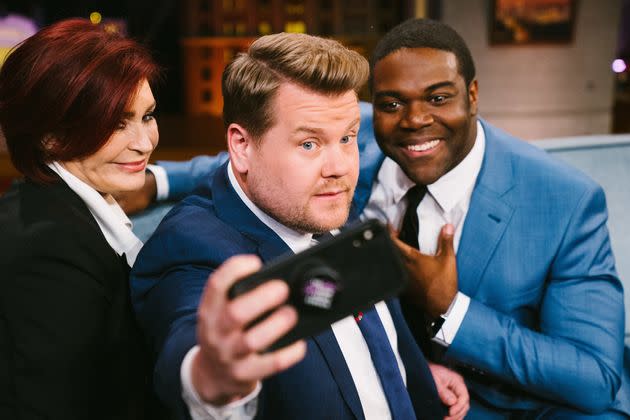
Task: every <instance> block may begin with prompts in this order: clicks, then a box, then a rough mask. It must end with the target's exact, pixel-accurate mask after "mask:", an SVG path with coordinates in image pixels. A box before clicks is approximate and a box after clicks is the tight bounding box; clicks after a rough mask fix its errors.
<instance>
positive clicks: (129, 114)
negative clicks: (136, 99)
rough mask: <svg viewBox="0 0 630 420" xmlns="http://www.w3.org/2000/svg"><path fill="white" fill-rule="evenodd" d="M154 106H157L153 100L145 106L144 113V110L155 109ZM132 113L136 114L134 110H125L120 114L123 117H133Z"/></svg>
mask: <svg viewBox="0 0 630 420" xmlns="http://www.w3.org/2000/svg"><path fill="white" fill-rule="evenodd" d="M156 106H157V102H153V103H152V104H151V105H149V106H148V107H147V109H146V110H145V111H144V112H145V113H146V112H149V111H152V110H154V109H155V107H156ZM134 115H136V113H135V112H129V111H125V112H123V114H122V116H123V118H124V119H129V118H133V116H134Z"/></svg>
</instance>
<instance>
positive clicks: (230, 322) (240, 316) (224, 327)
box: [217, 280, 289, 331]
mask: <svg viewBox="0 0 630 420" xmlns="http://www.w3.org/2000/svg"><path fill="white" fill-rule="evenodd" d="M288 297H289V286H288V285H287V284H286V283H285V282H283V281H281V280H271V281H268V282H265V283H263V284H261V285H260V286H258V287H256V288H255V289H253V290H250V291H249V292H247V293H245V294H243V295H241V296H239V297H237V298H235V299H234V300H233V301H231V302H228V304H227V305H226V306H225V310H224V312H223V313H222V314H221V315H220V317H219V321H218V324H219V325H217V327H218V328H219V330H220V331H231V330H233V329H235V328H237V329H243V328H244V327H245V326H246V325H247V324H249V323H251V322H252V321H254V320H256V319H257V318H259V317H260V316H261V315H263V314H265V313H266V312H269V311H271V310H272V309H274V308H276V307H278V306H280V305H281V304H282V303H284V302H285V301H286V300H287V298H288Z"/></svg>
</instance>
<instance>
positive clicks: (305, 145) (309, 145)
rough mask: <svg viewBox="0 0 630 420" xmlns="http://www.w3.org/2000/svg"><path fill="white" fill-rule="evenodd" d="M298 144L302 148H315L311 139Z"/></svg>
mask: <svg viewBox="0 0 630 420" xmlns="http://www.w3.org/2000/svg"><path fill="white" fill-rule="evenodd" d="M300 146H302V149H304V150H313V149H314V148H315V143H313V142H312V141H305V142H304V143H302V144H301V145H300Z"/></svg>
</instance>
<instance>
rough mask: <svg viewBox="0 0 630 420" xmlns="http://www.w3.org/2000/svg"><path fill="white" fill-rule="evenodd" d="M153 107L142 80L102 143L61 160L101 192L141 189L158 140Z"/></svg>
mask: <svg viewBox="0 0 630 420" xmlns="http://www.w3.org/2000/svg"><path fill="white" fill-rule="evenodd" d="M154 110H155V99H153V94H152V92H151V88H150V87H149V83H148V82H147V81H146V80H143V81H142V82H141V83H140V85H139V88H138V90H137V92H136V94H135V95H134V96H133V100H132V101H131V102H130V104H129V106H128V109H127V110H126V111H125V114H124V116H123V120H122V121H121V122H120V125H119V127H118V128H117V129H116V131H114V134H112V136H111V137H110V138H109V140H107V142H106V143H105V145H104V146H103V147H101V148H100V149H99V150H98V151H96V153H94V154H92V155H90V156H88V157H86V158H83V159H77V160H72V161H66V162H61V163H62V165H63V166H64V167H65V168H66V169H67V170H68V171H69V172H70V173H72V174H73V175H74V176H76V177H77V178H79V179H80V180H82V181H83V182H85V183H86V184H88V185H89V186H91V187H92V188H94V189H95V190H96V191H98V192H100V193H101V194H113V193H116V192H123V191H135V190H138V189H140V187H142V186H143V185H144V177H145V168H146V166H147V163H148V160H149V156H151V152H153V149H155V146H156V145H157V143H158V137H159V135H158V129H157V123H156V121H155V117H154V115H153V111H154Z"/></svg>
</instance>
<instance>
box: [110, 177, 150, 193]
mask: <svg viewBox="0 0 630 420" xmlns="http://www.w3.org/2000/svg"><path fill="white" fill-rule="evenodd" d="M145 179H146V177H145V174H144V172H142V173H138V174H134V175H127V176H125V177H118V178H117V179H116V180H115V182H112V183H111V184H110V185H109V189H110V190H112V191H114V192H134V191H138V190H140V189H141V188H142V187H143V186H144V182H145Z"/></svg>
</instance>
